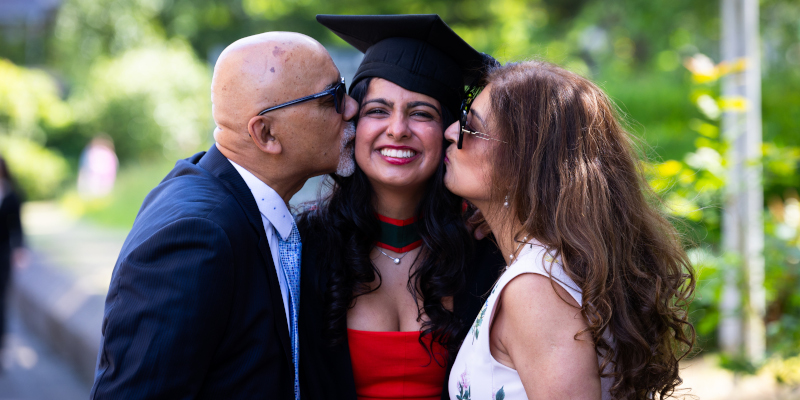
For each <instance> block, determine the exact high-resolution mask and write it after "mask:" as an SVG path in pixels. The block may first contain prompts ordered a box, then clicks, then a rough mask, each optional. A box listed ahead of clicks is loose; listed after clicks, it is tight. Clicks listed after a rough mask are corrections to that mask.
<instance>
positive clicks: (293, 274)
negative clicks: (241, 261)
mask: <svg viewBox="0 0 800 400" xmlns="http://www.w3.org/2000/svg"><path fill="white" fill-rule="evenodd" d="M278 237H280V233H279V234H278ZM302 247H303V244H302V243H300V232H298V231H297V225H295V224H294V222H292V233H290V234H289V237H287V238H281V240H280V242H279V243H278V249H279V253H278V254H279V255H280V259H281V267H282V268H283V271H284V273H285V274H286V281H287V284H288V285H289V294H290V296H289V298H290V301H289V320H290V321H289V323H290V325H291V334H292V335H291V336H292V338H291V339H292V361H293V362H294V398H295V400H300V379H299V377H300V375H299V371H300V370H299V368H298V361H299V357H298V349H299V348H300V342H299V341H298V335H297V314H298V312H299V311H300V251H301V249H302Z"/></svg>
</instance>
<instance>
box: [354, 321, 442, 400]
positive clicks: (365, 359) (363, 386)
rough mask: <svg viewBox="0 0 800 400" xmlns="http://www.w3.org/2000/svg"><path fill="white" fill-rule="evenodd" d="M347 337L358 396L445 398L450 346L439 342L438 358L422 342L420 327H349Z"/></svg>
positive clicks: (367, 399)
mask: <svg viewBox="0 0 800 400" xmlns="http://www.w3.org/2000/svg"><path fill="white" fill-rule="evenodd" d="M347 340H348V342H349V347H350V359H351V360H352V363H353V377H354V378H355V383H356V394H357V395H358V400H376V399H421V400H438V399H441V397H442V388H443V385H444V378H445V373H446V371H445V368H446V365H447V350H445V349H444V347H442V346H441V345H440V344H439V343H438V342H437V343H434V345H433V353H434V354H433V355H434V357H435V360H434V359H433V358H431V357H430V356H429V355H428V352H426V351H425V349H424V348H422V346H421V345H420V344H419V332H418V331H414V332H370V331H357V330H353V329H348V330H347ZM430 340H431V339H430V335H427V336H425V337H424V338H423V341H424V342H425V344H426V346H427V345H428V344H429V343H430ZM437 361H438V363H437Z"/></svg>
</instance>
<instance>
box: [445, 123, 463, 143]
mask: <svg viewBox="0 0 800 400" xmlns="http://www.w3.org/2000/svg"><path fill="white" fill-rule="evenodd" d="M460 129H461V126H460V124H459V123H458V121H456V122H453V123H452V124H450V126H448V127H447V129H445V131H444V138H445V140H447V141H448V142H450V143H455V142H456V141H457V140H458V131H459V130H460Z"/></svg>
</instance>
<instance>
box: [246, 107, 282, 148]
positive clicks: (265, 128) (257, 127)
mask: <svg viewBox="0 0 800 400" xmlns="http://www.w3.org/2000/svg"><path fill="white" fill-rule="evenodd" d="M271 124H272V119H271V118H269V117H267V116H263V115H259V116H257V117H253V118H251V119H250V122H249V123H248V124H247V131H248V132H249V133H250V138H251V139H252V140H253V143H255V144H256V147H258V148H259V149H261V151H263V152H264V153H268V154H274V155H277V154H280V153H281V151H282V150H283V149H282V148H281V142H280V140H278V138H277V137H275V136H273V135H272V130H271Z"/></svg>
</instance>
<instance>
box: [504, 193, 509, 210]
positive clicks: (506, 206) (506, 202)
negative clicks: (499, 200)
mask: <svg viewBox="0 0 800 400" xmlns="http://www.w3.org/2000/svg"><path fill="white" fill-rule="evenodd" d="M503 207H505V208H508V195H506V200H505V203H503Z"/></svg>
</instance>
